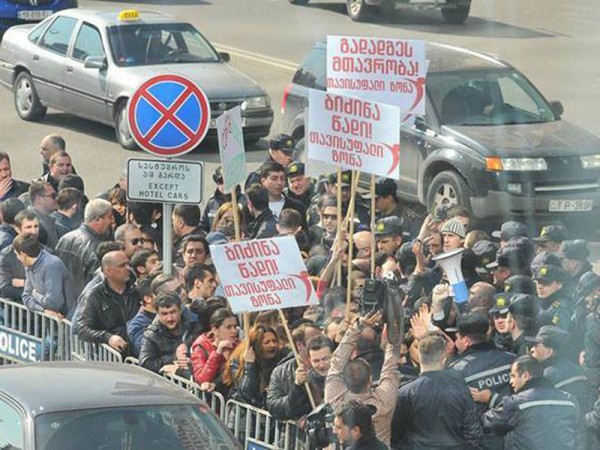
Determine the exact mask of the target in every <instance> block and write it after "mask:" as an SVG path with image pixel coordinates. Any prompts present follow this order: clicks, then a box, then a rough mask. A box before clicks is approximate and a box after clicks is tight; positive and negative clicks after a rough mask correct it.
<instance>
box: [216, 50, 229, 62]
mask: <svg viewBox="0 0 600 450" xmlns="http://www.w3.org/2000/svg"><path fill="white" fill-rule="evenodd" d="M219 56H220V57H221V59H222V60H223V62H226V63H228V62H229V61H231V55H230V54H229V53H227V52H219Z"/></svg>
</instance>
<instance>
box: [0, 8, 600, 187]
mask: <svg viewBox="0 0 600 450" xmlns="http://www.w3.org/2000/svg"><path fill="white" fill-rule="evenodd" d="M134 5H135V7H137V8H139V9H155V10H160V11H164V12H167V13H170V14H172V15H174V16H178V17H183V18H186V19H187V20H189V21H191V22H192V23H193V24H194V25H196V26H197V27H198V28H199V29H200V30H201V31H202V32H203V33H204V34H205V36H206V37H208V38H209V39H210V40H211V41H212V42H213V43H215V44H216V45H217V46H218V47H220V48H221V49H223V50H228V51H230V52H231V54H232V61H231V64H232V65H233V66H234V67H235V68H237V69H239V70H241V71H242V72H244V73H246V74H248V75H250V76H251V77H253V78H254V79H256V80H257V81H258V82H259V83H261V84H262V85H263V86H264V87H265V88H266V89H267V91H268V93H269V94H270V96H271V102H272V104H273V108H274V109H275V112H276V120H275V124H274V126H273V129H272V131H273V133H274V132H278V131H279V124H280V114H279V110H280V105H281V97H282V93H283V89H284V87H285V85H286V84H287V83H289V81H290V79H291V76H292V74H293V71H294V69H293V68H294V67H295V66H296V65H297V64H298V63H299V62H300V61H301V60H302V59H303V57H304V56H305V55H306V53H307V52H308V51H309V50H310V48H311V47H312V45H313V44H314V42H315V41H318V40H323V39H325V37H326V35H327V34H344V35H371V36H372V35H376V36H388V37H397V38H411V39H425V40H429V41H437V42H443V43H448V44H454V45H460V46H465V47H469V48H472V49H476V50H480V51H485V52H489V53H493V54H495V55H498V56H500V57H501V58H503V59H506V60H507V61H509V62H511V63H512V64H513V65H515V66H516V67H517V68H519V69H520V70H521V71H523V72H524V73H525V74H526V75H527V76H528V77H529V78H530V79H531V80H532V81H533V82H534V84H536V85H537V86H538V87H539V88H540V90H541V91H542V92H543V93H544V94H545V95H546V97H547V98H548V99H551V100H554V99H558V100H561V101H562V102H563V104H564V106H565V114H564V117H565V118H566V119H568V120H570V121H573V122H575V123H578V124H580V125H582V126H583V127H584V128H586V129H588V130H589V131H591V132H593V133H595V134H597V135H600V122H599V121H598V120H597V116H598V108H599V107H598V105H600V59H598V57H597V49H598V48H599V44H600V28H598V27H597V23H600V8H598V7H597V0H569V1H564V0H529V1H528V2H522V1H519V0H504V1H502V2H498V1H496V0H473V7H472V11H471V16H470V17H469V19H468V20H467V22H466V24H465V25H463V26H451V25H446V24H444V23H443V22H442V20H441V16H440V13H439V12H438V11H406V10H402V11H397V13H396V14H395V15H394V16H386V17H379V18H378V19H376V21H374V22H373V23H354V22H352V21H350V19H348V17H347V16H346V14H345V5H344V4H343V3H342V2H335V1H329V0H327V1H312V2H311V3H310V5H309V6H308V7H298V6H294V5H291V4H289V3H288V1H287V0H218V1H217V0H214V1H202V0H174V1H159V0H140V1H136V2H135V4H134V3H128V2H108V1H87V0H80V6H81V7H88V8H89V7H92V8H103V9H104V8H117V9H124V8H131V7H133V6H134ZM0 130H2V144H1V146H0V148H1V149H2V150H5V151H7V152H9V153H10V155H11V158H12V161H13V172H14V175H15V177H17V178H21V179H25V180H29V179H32V178H34V177H36V176H37V175H39V173H40V167H41V166H40V157H39V155H38V151H39V150H38V144H39V140H40V138H41V137H42V136H44V135H45V134H47V133H50V132H58V133H60V134H62V135H64V136H65V138H66V139H67V142H68V151H69V152H70V153H71V154H72V156H73V159H74V163H75V165H76V167H77V171H78V173H80V174H81V175H82V176H83V177H84V179H85V181H86V191H87V192H88V194H89V195H94V194H95V193H96V192H99V191H100V190H103V189H105V188H107V187H108V186H110V185H112V184H113V183H114V181H115V180H116V179H117V177H118V175H119V174H120V173H121V172H122V170H123V168H124V167H125V162H126V160H127V158H128V157H132V156H136V157H139V156H143V153H140V152H134V151H133V152H132V151H125V150H123V149H121V148H120V147H119V146H118V144H117V143H116V142H115V140H114V132H113V130H112V129H111V128H109V127H106V126H103V125H98V124H95V123H93V122H90V121H86V120H81V119H77V118H75V117H72V116H69V115H66V114H62V113H59V112H56V111H50V113H49V114H48V115H47V117H46V119H45V120H44V122H42V123H37V124H34V123H27V122H23V121H20V120H19V119H18V117H17V116H16V113H15V112H14V108H13V104H12V95H11V93H9V92H8V91H6V90H0ZM265 148H266V143H265V142H264V141H263V142H261V143H259V144H258V145H257V146H256V147H255V148H253V149H249V152H248V156H247V157H248V161H249V162H250V167H251V168H253V167H256V166H257V164H258V163H259V162H260V161H262V160H263V159H264V155H265V152H264V150H265ZM187 157H189V158H191V159H195V160H202V161H205V163H206V174H207V176H206V180H207V181H206V188H205V192H206V194H207V195H206V197H208V196H209V195H210V192H211V191H212V189H213V186H211V184H212V182H211V181H210V174H211V173H212V170H214V167H215V164H217V163H218V152H217V151H216V149H214V148H212V149H207V148H203V149H202V150H201V151H198V152H195V153H193V154H191V155H189V156H187Z"/></svg>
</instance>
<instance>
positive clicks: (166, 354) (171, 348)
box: [140, 316, 191, 378]
mask: <svg viewBox="0 0 600 450" xmlns="http://www.w3.org/2000/svg"><path fill="white" fill-rule="evenodd" d="M186 326H187V322H186V321H185V320H184V319H183V316H182V319H181V324H180V326H179V327H178V328H177V330H175V331H174V332H171V331H169V330H168V329H167V327H165V326H164V325H163V324H162V323H160V322H159V321H158V319H154V321H153V322H152V323H151V324H150V325H149V326H148V328H146V330H145V331H144V337H143V338H142V347H141V349H140V366H142V367H143V368H144V369H148V370H150V371H151V372H156V373H159V371H160V369H161V367H163V366H165V365H167V364H172V363H173V362H174V361H175V351H176V350H177V347H179V346H180V345H181V344H182V343H184V342H183V337H184V334H185V333H184V331H185V329H186ZM179 372H185V371H181V370H178V375H179V374H180V375H182V376H185V375H187V377H188V378H189V376H190V374H191V373H190V372H189V371H188V372H187V374H184V373H179Z"/></svg>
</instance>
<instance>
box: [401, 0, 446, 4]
mask: <svg viewBox="0 0 600 450" xmlns="http://www.w3.org/2000/svg"><path fill="white" fill-rule="evenodd" d="M409 3H411V4H413V3H417V4H418V3H428V4H436V5H443V4H444V3H446V0H409Z"/></svg>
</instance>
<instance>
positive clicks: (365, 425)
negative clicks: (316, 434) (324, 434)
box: [333, 400, 388, 450]
mask: <svg viewBox="0 0 600 450" xmlns="http://www.w3.org/2000/svg"><path fill="white" fill-rule="evenodd" d="M372 415H373V408H372V407H370V406H368V405H365V404H363V403H361V402H359V401H357V400H350V401H348V402H345V403H342V404H340V405H338V407H337V408H336V410H335V418H334V419H333V432H334V433H335V435H336V436H337V438H338V441H339V443H340V444H342V446H343V448H344V449H346V450H385V449H387V448H388V447H387V446H386V445H385V444H384V443H383V442H381V441H380V440H379V439H377V437H376V436H375V429H374V428H373V418H372Z"/></svg>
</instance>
